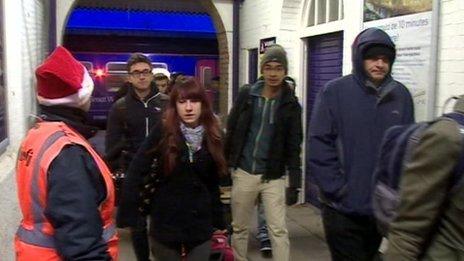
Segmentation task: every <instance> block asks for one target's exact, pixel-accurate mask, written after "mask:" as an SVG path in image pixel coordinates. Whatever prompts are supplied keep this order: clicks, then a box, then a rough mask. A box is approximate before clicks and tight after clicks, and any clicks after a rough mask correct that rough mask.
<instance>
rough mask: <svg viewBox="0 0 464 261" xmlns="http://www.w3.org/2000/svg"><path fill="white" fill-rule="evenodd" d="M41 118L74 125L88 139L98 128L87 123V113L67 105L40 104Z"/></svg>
mask: <svg viewBox="0 0 464 261" xmlns="http://www.w3.org/2000/svg"><path fill="white" fill-rule="evenodd" d="M39 109H40V118H41V119H42V120H44V121H62V122H64V123H65V124H66V125H68V126H70V127H72V128H73V129H74V130H76V131H77V132H79V133H80V134H81V135H82V136H84V137H85V138H86V139H89V138H91V137H93V136H94V135H95V134H96V133H97V131H98V128H96V127H94V126H90V125H88V124H87V122H88V118H87V113H86V112H85V111H83V110H81V109H78V108H72V107H66V106H44V105H39Z"/></svg>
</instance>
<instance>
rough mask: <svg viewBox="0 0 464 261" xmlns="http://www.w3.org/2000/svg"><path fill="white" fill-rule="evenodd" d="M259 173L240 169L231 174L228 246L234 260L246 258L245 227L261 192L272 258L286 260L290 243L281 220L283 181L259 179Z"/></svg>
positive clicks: (247, 227) (246, 227) (283, 193)
mask: <svg viewBox="0 0 464 261" xmlns="http://www.w3.org/2000/svg"><path fill="white" fill-rule="evenodd" d="M261 176H262V175H252V174H249V173H248V172H246V171H244V170H242V169H237V170H235V171H234V172H233V173H232V181H233V183H232V184H233V185H232V192H231V200H232V228H233V230H234V232H233V234H232V248H233V249H234V256H235V260H237V261H246V260H247V251H248V249H247V248H248V230H249V227H250V221H251V216H252V214H253V211H254V209H255V205H256V202H257V199H258V195H260V194H261V199H262V202H263V206H264V213H265V216H266V222H267V226H268V230H269V237H270V239H271V244H272V256H273V259H274V260H278V261H288V260H289V258H290V242H289V239H288V230H287V224H286V220H285V213H286V206H285V180H284V179H283V178H281V179H276V180H270V181H269V182H262V181H261Z"/></svg>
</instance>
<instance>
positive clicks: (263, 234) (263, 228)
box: [256, 200, 269, 241]
mask: <svg viewBox="0 0 464 261" xmlns="http://www.w3.org/2000/svg"><path fill="white" fill-rule="evenodd" d="M257 231H258V234H257V235H256V237H257V238H258V239H259V241H265V240H269V235H268V233H267V224H266V216H265V214H264V207H263V203H262V202H261V200H259V202H258V227H257Z"/></svg>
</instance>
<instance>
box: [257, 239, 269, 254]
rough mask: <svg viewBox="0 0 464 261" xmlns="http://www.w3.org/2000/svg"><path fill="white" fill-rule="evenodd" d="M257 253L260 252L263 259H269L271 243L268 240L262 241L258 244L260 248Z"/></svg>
mask: <svg viewBox="0 0 464 261" xmlns="http://www.w3.org/2000/svg"><path fill="white" fill-rule="evenodd" d="M259 251H261V255H262V256H263V257H265V258H271V257H272V246H271V241H270V240H263V241H261V242H260V248H259Z"/></svg>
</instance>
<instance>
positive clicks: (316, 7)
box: [306, 0, 343, 27]
mask: <svg viewBox="0 0 464 261" xmlns="http://www.w3.org/2000/svg"><path fill="white" fill-rule="evenodd" d="M307 1H309V2H308V3H309V4H308V5H307V7H306V8H307V11H308V24H307V26H308V27H311V26H314V25H318V24H325V23H328V22H333V21H338V20H341V19H343V0H307Z"/></svg>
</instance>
